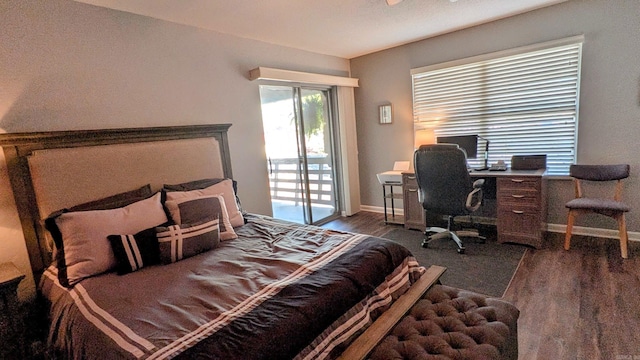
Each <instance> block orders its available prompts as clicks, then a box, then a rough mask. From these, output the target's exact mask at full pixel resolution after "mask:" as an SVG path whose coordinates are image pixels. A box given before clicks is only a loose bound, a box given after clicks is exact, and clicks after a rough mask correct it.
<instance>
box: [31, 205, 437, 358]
mask: <svg viewBox="0 0 640 360" xmlns="http://www.w3.org/2000/svg"><path fill="white" fill-rule="evenodd" d="M248 219H249V222H248V224H246V225H244V226H242V227H239V228H236V232H237V233H238V235H239V238H238V239H235V240H231V241H226V242H223V243H222V244H221V245H220V246H219V247H218V248H216V249H214V250H212V251H209V252H207V253H204V254H200V255H197V256H195V257H192V258H189V259H185V260H182V261H179V262H177V263H174V264H170V265H162V266H151V267H148V268H144V269H142V270H140V271H137V272H134V273H131V274H127V275H124V276H118V275H117V274H115V273H108V274H103V275H100V276H96V277H93V278H89V279H86V280H83V281H82V282H81V283H79V284H77V285H76V286H75V287H73V288H72V289H66V288H64V287H62V286H60V284H59V283H58V282H57V277H56V269H55V268H54V267H52V268H49V269H48V270H47V272H46V273H45V275H44V276H43V278H42V281H41V290H42V293H43V295H44V296H45V297H46V298H47V299H48V301H49V302H50V320H51V328H50V331H49V348H50V351H51V355H52V356H54V357H56V358H73V359H165V358H174V357H178V358H185V359H192V358H206V359H292V358H299V359H317V358H331V357H334V356H336V355H337V354H338V353H339V352H340V351H341V349H342V346H344V344H343V343H344V342H345V341H347V340H348V339H350V338H352V337H353V336H354V335H357V333H358V332H360V331H362V330H363V329H364V328H365V327H366V326H368V324H370V323H371V322H372V321H373V320H374V319H375V318H376V317H377V316H378V315H379V314H380V313H381V312H382V311H384V310H386V308H388V306H389V305H390V303H391V302H392V301H393V300H395V299H396V298H397V297H398V296H400V295H401V294H402V293H404V292H405V291H406V289H407V288H408V287H409V286H410V284H411V283H412V282H413V281H415V280H416V279H417V278H418V277H419V276H420V275H421V274H422V272H423V271H424V269H423V268H421V267H420V266H419V265H418V264H417V262H416V261H415V259H414V258H413V257H412V256H411V254H410V253H409V251H408V250H407V249H405V248H404V247H402V246H400V245H398V244H396V243H394V242H392V241H389V240H385V239H381V238H375V237H370V236H365V235H359V234H353V233H344V232H336V231H332V230H325V229H321V228H318V227H313V226H300V225H296V224H291V223H285V222H281V221H276V220H273V219H271V218H267V217H261V216H248ZM341 344H342V345H341Z"/></svg>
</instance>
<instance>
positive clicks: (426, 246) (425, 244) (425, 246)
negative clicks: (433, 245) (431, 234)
mask: <svg viewBox="0 0 640 360" xmlns="http://www.w3.org/2000/svg"><path fill="white" fill-rule="evenodd" d="M422 247H423V248H425V249H426V248H428V247H429V241H427V240H425V241H423V242H422Z"/></svg>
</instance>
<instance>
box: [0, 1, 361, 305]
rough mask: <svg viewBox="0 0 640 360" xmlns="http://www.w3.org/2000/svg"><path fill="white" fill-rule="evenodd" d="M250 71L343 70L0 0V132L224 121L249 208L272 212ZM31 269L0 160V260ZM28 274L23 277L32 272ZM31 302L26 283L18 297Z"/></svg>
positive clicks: (267, 49) (187, 34)
mask: <svg viewBox="0 0 640 360" xmlns="http://www.w3.org/2000/svg"><path fill="white" fill-rule="evenodd" d="M257 66H267V67H274V68H283V69H289V70H297V71H308V72H317V73H324V74H330V75H339V76H345V75H348V74H349V61H348V60H346V59H342V58H337V57H331V56H324V55H318V54H312V53H309V52H305V51H300V50H296V49H291V48H284V47H279V46H274V45H270V44H266V43H261V42H257V41H250V40H246V39H240V38H236V37H231V36H227V35H223V34H219V33H215V32H211V31H205V30H200V29H196V28H192V27H188V26H182V25H178V24H174V23H169V22H165V21H160V20H154V19H151V18H145V17H141V16H137V15H133V14H128V13H124V12H119V11H113V10H108V9H103V8H99V7H94V6H91V5H86V4H81V3H77V2H75V1H69V0H46V1H42V0H15V1H13V0H8V1H7V0H3V1H1V2H0V132H29V131H52V130H78V129H101V128H118V127H143V126H169V125H187V124H208V123H232V124H233V126H232V127H231V129H230V131H229V141H230V146H231V161H232V166H233V173H234V177H235V178H236V179H237V180H238V182H239V195H240V197H241V199H242V204H243V206H244V207H245V208H246V210H248V211H251V212H256V213H264V214H270V213H271V207H270V202H269V191H268V186H269V185H268V174H267V170H266V159H265V155H264V139H263V131H262V119H261V112H260V94H259V91H258V83H256V82H251V81H249V80H248V72H249V70H251V69H253V68H255V67H257ZM5 261H12V262H14V263H16V264H17V265H18V267H19V268H20V269H21V270H22V271H25V272H28V271H29V269H30V267H29V262H28V257H27V253H26V248H25V245H24V240H23V236H22V231H21V228H20V224H19V221H18V216H17V211H16V209H15V202H14V199H13V196H12V195H11V190H10V185H9V180H8V177H7V171H6V164H5V161H4V155H3V154H1V151H0V262H5ZM29 275H30V274H29ZM20 293H21V294H22V296H25V294H27V295H29V294H32V293H33V282H32V279H31V278H28V279H27V280H26V281H23V283H22V284H21V287H20Z"/></svg>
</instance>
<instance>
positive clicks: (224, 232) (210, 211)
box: [164, 195, 238, 240]
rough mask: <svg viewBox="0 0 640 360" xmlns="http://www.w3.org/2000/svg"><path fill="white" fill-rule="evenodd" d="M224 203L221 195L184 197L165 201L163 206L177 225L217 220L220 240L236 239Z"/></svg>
mask: <svg viewBox="0 0 640 360" xmlns="http://www.w3.org/2000/svg"><path fill="white" fill-rule="evenodd" d="M225 201H226V200H225V198H224V197H223V196H222V195H209V196H189V197H186V196H185V197H179V198H177V199H175V200H167V201H166V202H165V203H164V205H165V207H166V208H167V210H168V212H169V214H170V215H171V220H173V222H174V223H176V224H178V225H182V224H195V223H202V222H206V221H210V220H211V219H217V220H219V224H220V240H231V239H236V238H237V237H238V235H237V234H236V232H235V231H234V230H233V226H232V225H231V222H230V220H229V215H228V213H227V207H226V205H225Z"/></svg>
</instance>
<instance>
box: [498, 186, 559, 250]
mask: <svg viewBox="0 0 640 360" xmlns="http://www.w3.org/2000/svg"><path fill="white" fill-rule="evenodd" d="M497 194H498V216H497V220H496V225H497V230H498V242H500V243H504V242H511V243H518V244H526V245H530V246H533V247H536V248H540V247H541V246H542V240H543V238H544V233H543V231H544V229H545V227H546V213H547V204H546V198H547V197H546V182H545V180H544V179H543V178H541V177H525V176H513V177H504V178H498V181H497Z"/></svg>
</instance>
